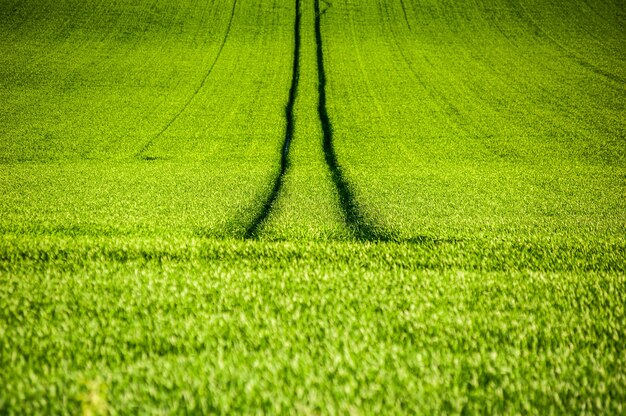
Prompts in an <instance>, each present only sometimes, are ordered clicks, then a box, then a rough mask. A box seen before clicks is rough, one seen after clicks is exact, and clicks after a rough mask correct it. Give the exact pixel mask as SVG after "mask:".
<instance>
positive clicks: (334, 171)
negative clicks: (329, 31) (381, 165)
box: [315, 0, 391, 241]
mask: <svg viewBox="0 0 626 416" xmlns="http://www.w3.org/2000/svg"><path fill="white" fill-rule="evenodd" d="M325 12H326V10H325V11H324V12H321V11H320V0H315V43H316V49H317V75H318V97H319V101H318V106H317V111H318V114H319V119H320V122H321V124H322V131H323V134H324V141H323V147H324V157H325V159H326V164H327V165H328V169H329V170H330V173H331V177H332V179H333V182H334V185H335V187H336V188H337V192H338V194H339V202H340V205H341V209H342V211H343V214H344V217H345V220H346V223H347V225H348V228H350V230H351V231H352V232H354V236H355V238H356V239H357V240H360V241H388V240H391V238H390V236H389V235H388V234H387V233H386V232H384V231H382V230H380V229H378V228H376V227H374V226H373V225H372V224H371V222H370V221H369V219H367V218H366V217H365V215H364V214H363V213H362V212H361V210H360V209H359V207H358V205H357V203H356V200H355V196H354V192H353V191H352V188H351V186H350V184H349V183H348V181H347V180H346V178H345V176H344V174H343V171H342V169H341V166H340V165H339V162H338V161H337V154H336V152H335V147H334V145H333V127H332V123H331V121H330V118H329V116H328V110H327V108H326V71H325V69H324V50H323V44H322V42H323V40H322V29H321V18H322V15H323V13H325Z"/></svg>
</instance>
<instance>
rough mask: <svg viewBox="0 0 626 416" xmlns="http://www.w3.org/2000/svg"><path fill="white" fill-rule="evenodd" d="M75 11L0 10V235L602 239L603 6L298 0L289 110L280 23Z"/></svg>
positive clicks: (610, 24)
mask: <svg viewBox="0 0 626 416" xmlns="http://www.w3.org/2000/svg"><path fill="white" fill-rule="evenodd" d="M75 3H76V2H74V1H70V0H68V1H65V2H57V3H55V4H54V5H50V4H47V3H46V4H43V3H42V4H40V2H38V1H36V0H29V1H24V2H18V3H16V4H15V5H11V4H8V3H7V4H4V5H3V6H2V9H0V14H1V15H2V16H3V19H2V25H1V27H0V31H1V32H2V33H3V37H2V41H1V42H2V45H1V47H2V50H3V51H7V53H4V54H3V56H2V58H0V59H2V62H1V64H2V65H0V67H1V68H2V69H0V70H1V71H2V74H1V75H2V76H1V77H0V80H1V81H0V82H1V83H2V85H1V89H0V94H1V95H2V100H1V102H2V104H1V105H2V106H3V107H2V109H1V110H2V114H3V120H2V121H3V123H2V126H1V127H0V129H1V130H0V159H1V160H2V164H1V165H0V175H1V176H2V185H0V186H2V187H3V189H2V192H3V195H5V197H4V198H2V200H1V201H0V204H1V206H0V209H1V211H2V214H3V215H2V220H0V229H1V230H2V231H3V233H9V234H11V233H21V232H28V233H35V234H40V233H45V234H48V233H61V234H64V233H68V232H70V233H77V234H89V233H94V232H95V233H107V234H120V235H123V234H127V233H134V234H142V235H146V234H149V235H162V234H163V233H165V234H178V235H204V236H212V237H222V236H231V237H237V236H239V237H240V236H244V235H246V234H248V235H251V234H258V236H259V237H262V238H264V239H310V238H314V239H328V238H331V239H346V238H352V237H354V236H355V235H357V236H359V235H361V234H370V235H373V236H374V237H376V236H378V237H381V236H392V237H393V238H396V239H401V240H415V239H420V238H423V237H430V238H470V237H471V238H494V237H498V238H500V237H502V238H509V237H511V238H518V237H526V236H536V235H537V234H540V235H541V234H543V235H547V236H551V235H554V234H556V235H559V236H561V237H564V238H566V237H568V236H571V237H572V238H574V237H575V236H579V235H581V233H584V234H585V235H588V236H590V237H593V238H598V239H606V238H608V239H610V238H613V237H616V236H619V235H621V234H623V230H624V228H625V221H624V215H623V212H624V210H625V206H624V198H623V195H624V190H625V189H626V179H625V178H626V173H625V168H624V166H625V163H624V159H625V153H626V152H625V151H624V146H623V145H624V139H623V138H624V130H625V126H624V119H625V118H624V117H623V115H624V109H623V102H624V92H625V85H624V83H623V79H624V60H625V59H626V57H625V56H624V52H623V48H621V46H620V44H621V39H622V34H623V29H622V27H623V26H622V20H620V19H621V18H620V16H622V15H621V14H620V12H619V10H618V9H612V8H611V7H617V6H615V5H610V4H605V5H590V4H588V3H586V2H583V1H579V2H574V3H572V4H568V5H567V7H566V6H563V5H562V4H560V3H559V2H557V1H544V2H535V3H533V2H529V1H520V2H507V1H499V0H494V1H490V2H484V3H483V2H473V1H472V2H469V1H468V2H461V3H459V2H443V3H441V4H439V5H436V6H435V5H430V4H428V3H423V2H406V1H404V2H386V1H367V2H360V3H358V4H356V3H352V2H337V3H333V4H327V3H324V2H321V9H322V10H320V13H319V14H318V16H317V20H318V22H317V23H318V25H316V13H315V10H314V9H315V2H313V1H303V2H302V5H301V9H302V10H301V19H302V22H301V24H300V25H299V26H300V27H301V31H302V35H301V41H300V51H299V52H300V53H299V54H297V55H298V56H299V63H298V66H299V73H298V79H299V81H298V88H297V93H296V94H290V89H291V87H292V85H291V84H292V80H293V79H294V77H293V71H294V43H295V39H294V37H295V32H294V26H298V25H294V20H295V16H296V15H297V13H296V10H295V6H296V2H293V3H290V4H285V3H284V2H278V1H271V0H264V1H263V2H261V3H258V4H255V5H250V4H246V3H237V2H234V1H228V2H226V1H217V0H216V1H208V2H206V3H200V2H198V1H189V2H178V3H176V4H171V3H170V2H168V1H164V0H161V1H158V0H150V1H148V0H146V1H145V2H141V3H131V2H118V3H117V4H116V5H103V4H101V3H99V2H98V3H94V4H91V3H90V2H80V4H78V3H76V4H75ZM565 8H566V9H567V10H565ZM555 16H560V17H563V22H561V21H560V20H559V19H555V18H553V17H555ZM316 27H317V28H318V29H319V30H318V32H319V33H316ZM600 41H601V42H600ZM321 45H323V46H321ZM318 46H321V47H320V48H319V49H320V50H317V49H318ZM320 54H321V55H323V63H322V65H324V71H318V67H319V66H320V62H318V55H320ZM31 57H34V59H31ZM320 73H321V74H323V75H324V79H321V78H319V74H320ZM321 83H324V84H325V85H324V86H323V87H322V88H320V85H321ZM320 91H322V93H323V97H322V96H321V95H320ZM290 97H291V99H290ZM320 99H322V100H323V101H324V105H322V106H321V107H323V108H324V110H323V114H322V113H320V111H321V110H320V108H318V102H319V100H320ZM288 102H291V105H292V108H291V110H290V116H289V117H286V114H285V107H286V106H287V105H288ZM287 118H291V119H292V121H291V123H288V122H287ZM324 118H325V119H324ZM289 125H290V126H291V127H288V126H289ZM287 130H292V131H291V133H287ZM287 135H290V136H291V137H292V140H291V144H290V151H289V161H290V172H289V175H286V176H285V177H284V178H282V179H281V181H282V182H283V185H281V192H280V194H281V197H280V198H272V197H271V195H272V193H274V194H276V192H273V191H272V190H273V189H275V188H276V186H275V184H276V177H277V175H278V174H279V173H280V172H281V154H282V150H281V149H282V148H283V146H284V142H285V137H286V136H287ZM331 142H332V145H333V146H332V149H331V148H330V143H331ZM283 165H284V163H283ZM329 166H330V171H329ZM338 174H339V176H338ZM44 196H45V197H44ZM268 196H269V197H268ZM268 200H272V201H273V202H272V203H270V204H268ZM269 205H271V206H272V207H273V208H274V209H272V210H271V211H272V212H271V213H270V212H269V210H267V209H266V208H267V207H268V206H269ZM261 217H263V221H261V222H263V224H264V226H263V227H260V228H259V227H256V228H259V229H258V230H255V225H254V224H257V223H259V221H258V220H259V218H261ZM68 223H71V224H72V225H71V227H70V226H68ZM356 224H360V225H356ZM359 229H360V230H361V231H359ZM251 230H252V231H254V232H251ZM361 236H362V235H361Z"/></svg>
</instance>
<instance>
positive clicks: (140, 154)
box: [135, 0, 237, 160]
mask: <svg viewBox="0 0 626 416" xmlns="http://www.w3.org/2000/svg"><path fill="white" fill-rule="evenodd" d="M236 7H237V0H234V1H233V7H232V9H231V12H230V19H229V20H228V26H227V27H226V33H225V34H224V39H222V44H221V45H220V48H219V49H218V51H217V55H215V59H214V60H213V63H212V64H211V67H210V68H209V70H208V71H207V72H206V74H204V77H203V78H202V82H200V84H199V85H198V86H197V87H196V89H195V91H194V92H193V94H191V95H190V96H189V98H188V99H187V101H186V102H185V104H183V106H182V107H181V108H180V109H179V110H178V112H177V113H176V114H175V115H174V117H172V118H171V119H170V121H169V122H168V123H167V124H166V125H165V126H163V128H162V129H161V130H160V131H159V132H158V133H157V134H156V135H155V136H154V137H152V138H151V139H150V140H148V142H146V143H145V144H144V145H143V147H142V148H141V149H140V150H139V151H138V152H137V153H136V154H135V157H136V158H137V159H143V160H151V158H150V157H147V156H146V155H145V153H146V152H147V151H148V149H149V148H150V146H152V144H153V143H154V142H155V141H157V140H158V139H159V138H160V137H161V136H162V135H163V133H165V132H166V131H167V130H168V129H169V128H170V127H171V126H172V124H174V123H175V122H176V120H178V118H179V117H180V116H181V115H182V114H183V113H184V112H185V110H187V108H188V107H189V105H190V104H191V102H192V101H193V100H194V98H196V97H197V96H198V93H199V92H200V90H201V89H202V88H204V85H205V84H206V82H207V80H208V79H209V76H210V75H211V73H212V72H213V68H215V65H216V64H217V62H218V61H219V59H220V56H221V55H222V51H223V50H224V46H225V45H226V41H227V40H228V36H229V34H230V29H231V27H232V24H233V19H234V17H235V8H236Z"/></svg>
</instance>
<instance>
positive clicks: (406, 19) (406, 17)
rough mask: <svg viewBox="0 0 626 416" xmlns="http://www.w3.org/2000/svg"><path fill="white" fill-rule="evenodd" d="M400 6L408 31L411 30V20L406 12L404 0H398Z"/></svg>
mask: <svg viewBox="0 0 626 416" xmlns="http://www.w3.org/2000/svg"><path fill="white" fill-rule="evenodd" d="M400 6H402V13H403V15H404V21H405V22H406V26H407V27H408V28H409V31H413V28H412V27H411V22H410V20H409V16H407V14H406V6H405V5H404V0H400Z"/></svg>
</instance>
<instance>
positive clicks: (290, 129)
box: [244, 0, 301, 239]
mask: <svg viewBox="0 0 626 416" xmlns="http://www.w3.org/2000/svg"><path fill="white" fill-rule="evenodd" d="M300 16H301V13H300V0H296V16H295V22H294V47H293V67H292V74H291V86H290V87H289V98H288V100H287V105H286V106H285V120H286V126H285V141H284V142H283V147H282V149H281V155H280V169H279V171H278V176H276V179H275V180H274V186H273V188H272V190H271V192H270V193H269V195H268V196H267V199H266V200H265V203H264V204H263V206H262V208H261V210H260V211H259V212H258V214H257V215H256V217H254V219H253V220H252V222H251V223H250V225H249V226H248V227H247V228H246V231H245V233H244V238H245V239H251V238H256V237H257V236H258V233H259V230H260V228H261V227H262V226H263V224H264V223H265V221H266V220H267V217H268V216H269V214H270V212H271V211H272V208H273V207H274V204H275V203H276V200H277V199H278V195H279V193H280V190H281V189H282V187H283V183H284V181H285V175H286V173H287V170H288V169H289V148H290V146H291V141H292V140H293V135H294V130H295V117H294V106H295V103H296V98H297V96H298V81H299V78H300Z"/></svg>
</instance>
